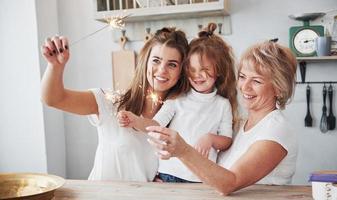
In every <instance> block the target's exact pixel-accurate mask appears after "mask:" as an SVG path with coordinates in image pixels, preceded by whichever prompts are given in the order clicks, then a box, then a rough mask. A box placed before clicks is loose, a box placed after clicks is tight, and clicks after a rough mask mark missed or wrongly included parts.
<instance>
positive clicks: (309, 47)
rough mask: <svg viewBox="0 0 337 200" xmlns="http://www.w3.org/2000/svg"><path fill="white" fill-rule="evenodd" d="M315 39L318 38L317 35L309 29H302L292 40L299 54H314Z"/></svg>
mask: <svg viewBox="0 0 337 200" xmlns="http://www.w3.org/2000/svg"><path fill="white" fill-rule="evenodd" d="M316 37H318V33H316V32H315V31H313V30H311V29H302V30H300V31H298V32H297V33H296V34H295V37H294V40H293V43H294V47H295V49H296V50H297V51H298V52H299V53H301V54H312V53H314V52H315V38H316Z"/></svg>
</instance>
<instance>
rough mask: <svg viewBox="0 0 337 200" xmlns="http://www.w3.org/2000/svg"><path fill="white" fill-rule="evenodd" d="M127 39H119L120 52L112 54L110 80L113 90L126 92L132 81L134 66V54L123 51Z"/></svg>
mask: <svg viewBox="0 0 337 200" xmlns="http://www.w3.org/2000/svg"><path fill="white" fill-rule="evenodd" d="M126 42H127V37H125V36H122V37H121V38H120V46H121V50H120V51H115V52H112V78H113V88H114V90H126V89H127V88H128V87H129V86H130V84H131V81H132V78H133V76H134V73H135V68H136V67H135V66H136V53H135V52H134V51H132V50H126V49H125V43H126Z"/></svg>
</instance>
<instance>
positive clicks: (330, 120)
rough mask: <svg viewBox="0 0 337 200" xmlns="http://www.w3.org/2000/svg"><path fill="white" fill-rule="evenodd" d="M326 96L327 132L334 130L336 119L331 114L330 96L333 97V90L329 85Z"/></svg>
mask: <svg viewBox="0 0 337 200" xmlns="http://www.w3.org/2000/svg"><path fill="white" fill-rule="evenodd" d="M328 96H329V105H330V108H329V115H328V118H327V121H328V129H329V130H334V129H335V128H336V117H335V116H334V115H333V113H332V96H333V88H332V85H331V84H330V86H329V88H328Z"/></svg>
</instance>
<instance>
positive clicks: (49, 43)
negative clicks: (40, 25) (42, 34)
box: [41, 36, 69, 67]
mask: <svg viewBox="0 0 337 200" xmlns="http://www.w3.org/2000/svg"><path fill="white" fill-rule="evenodd" d="M41 51H42V54H43V56H44V57H45V58H46V60H47V62H48V65H51V66H54V67H58V66H59V67H64V66H65V64H66V63H67V61H68V59H69V45H68V40H67V38H66V37H63V36H60V37H59V36H54V37H52V38H47V39H46V41H45V43H44V44H43V45H42V47H41Z"/></svg>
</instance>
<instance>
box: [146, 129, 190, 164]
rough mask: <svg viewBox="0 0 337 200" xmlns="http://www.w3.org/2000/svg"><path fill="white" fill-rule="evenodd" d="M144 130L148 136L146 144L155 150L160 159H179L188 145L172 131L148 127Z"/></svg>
mask: <svg viewBox="0 0 337 200" xmlns="http://www.w3.org/2000/svg"><path fill="white" fill-rule="evenodd" d="M146 130H147V131H149V133H148V135H149V136H150V138H149V139H148V142H149V143H150V144H151V145H152V146H153V147H155V148H156V151H157V155H158V157H159V158H160V159H163V160H168V159H170V158H171V157H180V156H182V155H183V154H184V153H185V151H186V149H187V147H188V144H187V143H186V142H185V141H184V139H183V138H182V137H181V136H180V135H179V133H177V132H176V131H174V130H172V129H169V128H164V127H161V126H149V127H147V128H146Z"/></svg>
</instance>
